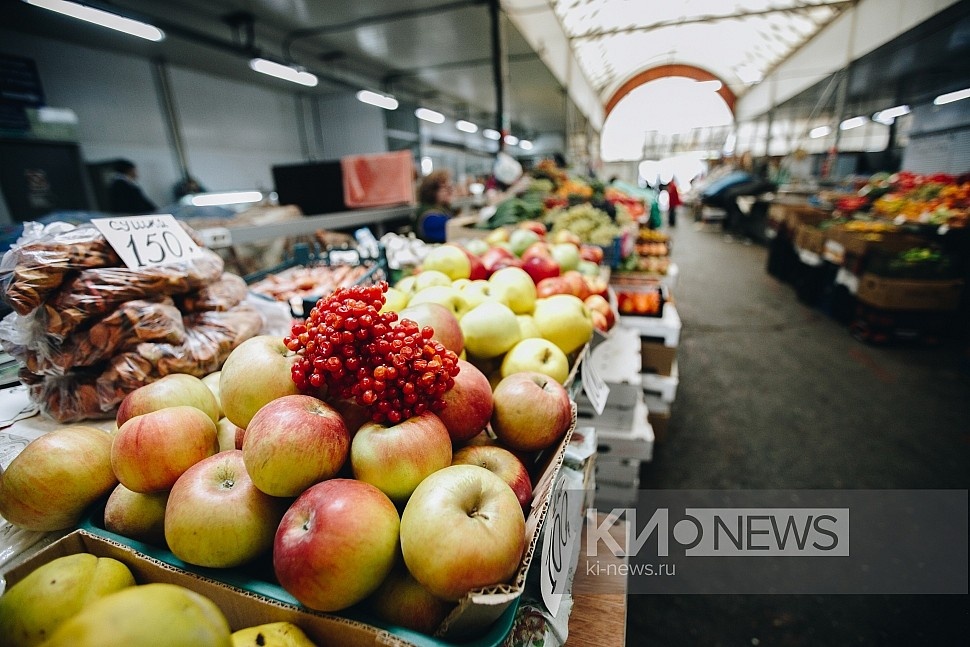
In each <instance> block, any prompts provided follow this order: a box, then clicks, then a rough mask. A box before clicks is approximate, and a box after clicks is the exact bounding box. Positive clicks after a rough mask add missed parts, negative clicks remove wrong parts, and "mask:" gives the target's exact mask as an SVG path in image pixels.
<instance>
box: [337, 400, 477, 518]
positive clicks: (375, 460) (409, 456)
mask: <svg viewBox="0 0 970 647" xmlns="http://www.w3.org/2000/svg"><path fill="white" fill-rule="evenodd" d="M489 395H490V396H491V393H490V394H489ZM350 464H351V466H352V467H353V469H354V478H355V479H357V480H358V481H363V482H365V483H370V484H371V485H373V486H374V487H376V488H377V489H379V490H380V491H381V492H383V493H384V494H386V495H387V496H388V497H389V498H390V499H391V500H392V501H394V502H395V503H401V504H403V503H405V502H406V501H407V500H408V497H409V496H411V493H412V492H413V491H414V488H416V487H417V486H418V483H420V482H421V481H422V480H424V478H425V477H426V476H428V475H429V474H432V473H433V472H436V471H438V470H440V469H441V468H442V467H447V466H448V465H451V436H449V435H448V429H447V428H446V427H445V423H443V422H442V421H441V418H439V417H438V416H437V415H435V414H434V413H431V412H430V411H425V412H424V413H421V414H419V415H416V416H412V417H410V418H408V419H407V420H403V421H401V422H399V423H397V424H382V423H379V422H369V423H367V424H365V425H363V426H362V427H361V428H360V429H358V430H357V435H355V436H354V441H353V443H352V444H351V446H350Z"/></svg>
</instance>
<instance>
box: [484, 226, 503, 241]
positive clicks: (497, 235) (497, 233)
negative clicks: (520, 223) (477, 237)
mask: <svg viewBox="0 0 970 647" xmlns="http://www.w3.org/2000/svg"><path fill="white" fill-rule="evenodd" d="M508 240H509V230H508V229H506V228H505V227H500V228H499V229H495V230H493V231H491V232H490V233H489V234H488V235H487V236H485V242H486V243H488V244H489V245H495V244H496V243H504V242H508Z"/></svg>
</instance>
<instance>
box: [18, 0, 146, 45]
mask: <svg viewBox="0 0 970 647" xmlns="http://www.w3.org/2000/svg"><path fill="white" fill-rule="evenodd" d="M26 2H27V4H30V5H34V6H35V7H40V8H41V9H48V10H50V11H54V12H57V13H59V14H63V15H65V16H70V17H71V18H77V19H78V20H83V21H85V22H90V23H94V24H95V25H101V26H102V27H107V28H108V29H114V30H115V31H120V32H124V33H126V34H129V35H131V36H137V37H138V38H144V39H145V40H151V41H155V42H158V41H160V40H164V39H165V32H163V31H162V30H161V29H159V28H158V27H153V26H152V25H149V24H147V23H144V22H140V21H138V20H132V19H131V18H125V17H123V16H119V15H118V14H114V13H109V12H107V11H101V10H100V9H95V8H94V7H86V6H84V5H81V4H77V3H76V2H66V1H65V0H26Z"/></svg>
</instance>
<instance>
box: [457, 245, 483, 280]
mask: <svg viewBox="0 0 970 647" xmlns="http://www.w3.org/2000/svg"><path fill="white" fill-rule="evenodd" d="M455 246H456V247H458V249H460V250H461V251H463V252H465V255H466V256H467V257H468V263H469V265H470V266H471V269H470V270H469V273H468V280H469V281H477V280H480V279H487V278H488V270H486V269H485V265H484V264H483V263H482V259H480V258H479V257H478V256H476V255H475V254H473V253H472V252H470V251H469V250H467V249H465V248H464V247H462V246H461V245H455Z"/></svg>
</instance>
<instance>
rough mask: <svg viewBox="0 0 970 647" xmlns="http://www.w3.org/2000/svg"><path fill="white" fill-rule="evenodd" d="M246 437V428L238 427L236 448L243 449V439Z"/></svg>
mask: <svg viewBox="0 0 970 647" xmlns="http://www.w3.org/2000/svg"><path fill="white" fill-rule="evenodd" d="M245 438H246V430H245V429H243V428H242V427H236V446H235V449H242V446H243V440H245Z"/></svg>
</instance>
